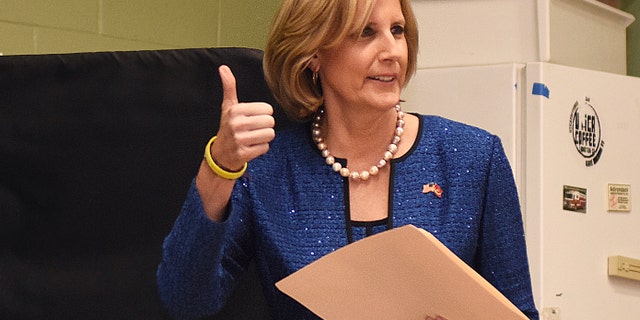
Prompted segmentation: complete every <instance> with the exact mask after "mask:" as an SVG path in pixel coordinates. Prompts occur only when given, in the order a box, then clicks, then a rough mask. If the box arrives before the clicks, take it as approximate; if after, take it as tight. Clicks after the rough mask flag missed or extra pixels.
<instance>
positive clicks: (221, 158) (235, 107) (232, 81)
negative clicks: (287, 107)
mask: <svg viewBox="0 0 640 320" xmlns="http://www.w3.org/2000/svg"><path fill="white" fill-rule="evenodd" d="M218 72H219V74H220V79H221V81H222V91H223V99H222V106H221V115H220V128H219V130H218V134H217V136H218V137H217V138H216V141H215V142H214V143H213V145H212V146H211V156H212V157H213V159H214V160H215V162H216V163H217V164H218V165H219V166H221V167H222V168H225V169H227V170H229V171H239V170H240V169H242V167H243V166H244V164H245V163H246V162H249V161H251V160H253V159H255V158H257V157H259V156H260V155H262V154H264V153H266V152H267V151H268V150H269V142H271V140H273V138H274V137H275V130H274V126H275V119H274V118H273V107H272V106H271V105H269V104H268V103H265V102H250V103H238V94H237V90H236V78H235V76H234V75H233V72H231V69H230V68H229V67H227V66H225V65H223V66H221V67H220V68H219V69H218Z"/></svg>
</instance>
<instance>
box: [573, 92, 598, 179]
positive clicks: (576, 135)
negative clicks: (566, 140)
mask: <svg viewBox="0 0 640 320" xmlns="http://www.w3.org/2000/svg"><path fill="white" fill-rule="evenodd" d="M569 122H570V123H569V132H570V133H571V136H572V138H573V144H574V145H575V146H576V150H578V153H579V154H580V155H581V156H582V157H583V158H585V165H586V166H587V167H591V166H593V165H595V164H597V163H598V161H599V160H600V156H601V155H602V149H603V148H604V141H603V140H602V128H601V127H600V118H599V117H598V113H597V112H596V109H595V108H594V107H593V105H591V99H589V97H587V98H585V100H584V102H583V103H580V102H578V101H576V103H575V104H574V105H573V109H572V110H571V118H570V121H569Z"/></svg>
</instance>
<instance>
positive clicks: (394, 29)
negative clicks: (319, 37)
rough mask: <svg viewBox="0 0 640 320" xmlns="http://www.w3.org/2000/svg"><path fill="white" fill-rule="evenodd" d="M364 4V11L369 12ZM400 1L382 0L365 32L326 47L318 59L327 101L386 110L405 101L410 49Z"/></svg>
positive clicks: (375, 8) (342, 105)
mask: <svg viewBox="0 0 640 320" xmlns="http://www.w3.org/2000/svg"><path fill="white" fill-rule="evenodd" d="M363 11H364V8H363V6H362V3H361V2H360V3H359V5H358V14H364V12H363ZM404 25H405V20H404V15H403V14H402V9H401V7H400V1H399V0H377V1H375V4H374V6H373V8H372V12H371V16H370V17H369V20H368V23H367V25H366V27H365V29H364V30H363V31H362V34H360V35H358V36H357V37H356V36H353V37H347V38H345V40H344V41H342V42H341V43H340V44H339V45H338V46H336V47H333V48H330V49H324V50H320V51H319V52H318V55H317V58H316V61H315V62H316V63H317V64H316V65H315V66H316V68H317V67H318V66H319V72H320V79H321V82H322V90H323V95H324V99H325V104H327V105H330V104H336V105H338V106H341V107H347V108H349V107H367V108H371V107H373V108H380V109H381V110H384V109H388V108H389V107H393V106H395V105H396V104H397V103H398V101H399V100H400V92H401V91H402V88H403V86H404V82H405V77H406V73H407V60H408V50H407V41H406V39H405V37H404Z"/></svg>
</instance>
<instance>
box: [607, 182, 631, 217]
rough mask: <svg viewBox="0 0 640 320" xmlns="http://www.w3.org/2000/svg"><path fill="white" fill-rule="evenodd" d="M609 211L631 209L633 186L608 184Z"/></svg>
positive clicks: (628, 210) (626, 210) (627, 210)
mask: <svg viewBox="0 0 640 320" xmlns="http://www.w3.org/2000/svg"><path fill="white" fill-rule="evenodd" d="M607 199H608V200H609V211H621V212H630V211H631V186H630V185H628V184H612V183H610V184H609V185H608V186H607Z"/></svg>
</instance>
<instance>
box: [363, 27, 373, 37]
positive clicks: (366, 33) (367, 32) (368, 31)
mask: <svg viewBox="0 0 640 320" xmlns="http://www.w3.org/2000/svg"><path fill="white" fill-rule="evenodd" d="M374 34H375V31H374V30H373V28H371V27H366V28H364V30H362V33H361V34H360V36H361V37H363V38H364V37H370V36H372V35H374Z"/></svg>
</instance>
